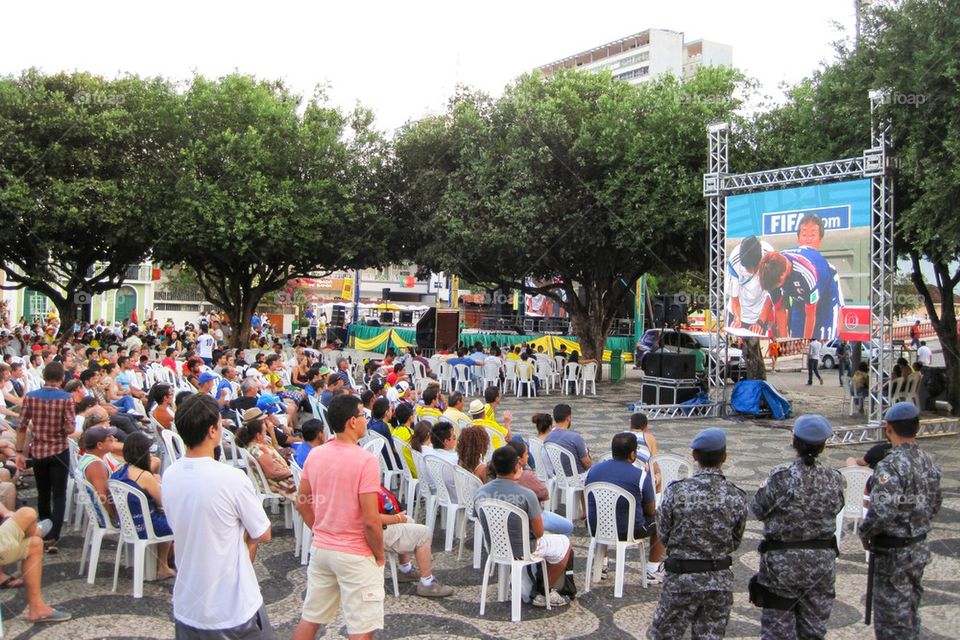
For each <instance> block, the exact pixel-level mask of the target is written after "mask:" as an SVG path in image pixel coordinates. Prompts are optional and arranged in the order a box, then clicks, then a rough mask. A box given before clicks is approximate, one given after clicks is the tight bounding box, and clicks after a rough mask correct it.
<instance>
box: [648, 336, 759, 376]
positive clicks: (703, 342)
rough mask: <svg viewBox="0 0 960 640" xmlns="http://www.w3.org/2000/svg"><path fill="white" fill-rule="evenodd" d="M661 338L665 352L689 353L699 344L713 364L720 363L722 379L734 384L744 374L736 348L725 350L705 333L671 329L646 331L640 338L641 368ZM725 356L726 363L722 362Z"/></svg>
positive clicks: (743, 364)
mask: <svg viewBox="0 0 960 640" xmlns="http://www.w3.org/2000/svg"><path fill="white" fill-rule="evenodd" d="M661 334H663V337H662V345H661V346H662V347H663V348H664V349H666V350H667V351H674V352H679V353H690V352H691V351H693V347H694V345H696V344H699V345H700V347H701V348H702V349H703V350H704V352H705V353H706V354H707V357H708V358H710V360H711V362H713V363H717V362H719V363H720V365H719V366H720V371H721V372H722V374H723V375H724V377H727V378H730V379H732V380H733V381H734V382H736V381H737V380H739V379H740V378H741V377H742V376H743V373H744V369H745V363H744V361H743V352H742V351H741V350H740V349H737V348H736V347H729V349H727V348H726V345H724V344H723V343H722V341H721V342H719V343H718V341H717V336H716V335H715V334H713V333H709V332H706V331H683V330H678V331H674V330H672V329H647V330H646V331H644V332H643V335H642V336H640V343H639V344H638V345H637V355H636V358H637V364H638V366H639V367H641V368H642V367H643V361H644V359H645V358H646V355H647V354H648V353H650V352H651V351H653V350H654V349H656V348H657V346H658V344H659V343H660V341H661V337H660V336H661ZM724 355H726V358H727V360H726V362H724V361H723V358H724Z"/></svg>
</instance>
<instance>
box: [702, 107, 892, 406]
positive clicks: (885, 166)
mask: <svg viewBox="0 0 960 640" xmlns="http://www.w3.org/2000/svg"><path fill="white" fill-rule="evenodd" d="M869 99H870V120H871V126H870V130H871V134H870V148H869V149H865V150H864V152H863V155H862V156H860V157H856V158H843V159H840V160H831V161H828V162H817V163H814V164H805V165H798V166H794V167H780V168H777V169H770V170H767V171H753V172H750V173H740V174H732V173H730V172H729V171H730V154H729V148H730V125H729V124H728V123H718V124H713V125H710V126H709V127H708V128H707V140H708V144H709V151H708V155H707V172H706V173H704V174H703V195H704V197H705V198H706V199H707V241H708V243H709V258H708V260H709V262H708V270H709V279H708V280H709V287H710V294H709V298H708V300H709V305H710V314H711V317H712V319H713V320H714V334H715V336H716V341H717V344H718V345H721V344H724V342H725V337H724V335H723V333H722V324H723V322H725V320H726V319H725V318H724V317H723V313H724V287H725V284H726V283H725V273H726V270H725V268H724V258H725V251H724V244H725V240H726V224H727V204H726V199H727V196H729V195H733V194H737V193H749V192H754V191H764V190H766V189H774V188H783V187H789V186H802V185H810V184H823V183H827V182H838V181H842V180H852V179H858V178H870V179H871V198H870V199H871V233H870V336H871V339H872V340H873V341H874V342H875V343H876V344H878V345H880V350H879V352H880V354H879V357H878V358H877V359H876V360H874V359H872V358H871V359H870V389H871V399H872V400H873V401H872V402H871V403H870V406H871V409H870V423H871V424H872V425H878V424H880V423H881V422H882V416H883V410H884V404H883V399H882V396H883V383H882V381H883V379H884V374H885V373H886V372H889V371H890V370H891V369H892V366H893V360H894V358H893V344H892V343H893V340H892V338H893V279H894V274H895V273H896V265H895V262H894V252H893V228H894V227H893V222H894V213H893V179H892V177H891V176H890V171H889V168H890V167H889V158H888V150H889V138H890V124H889V122H888V121H882V120H881V118H880V114H879V107H880V105H881V104H883V100H884V93H883V92H882V91H871V92H870V96H869ZM711 360H712V359H711V358H707V368H708V371H707V377H708V380H709V381H710V393H711V396H712V398H713V400H714V401H715V402H716V403H719V404H720V406H721V407H725V406H726V403H727V381H726V379H725V378H724V377H723V376H722V375H721V372H720V370H719V367H716V366H714V363H713V362H711Z"/></svg>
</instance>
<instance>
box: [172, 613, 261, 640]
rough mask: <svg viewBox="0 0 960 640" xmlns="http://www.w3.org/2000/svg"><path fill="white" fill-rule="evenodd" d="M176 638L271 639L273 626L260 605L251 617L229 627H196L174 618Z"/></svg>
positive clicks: (219, 639)
mask: <svg viewBox="0 0 960 640" xmlns="http://www.w3.org/2000/svg"><path fill="white" fill-rule="evenodd" d="M174 623H175V629H174V633H175V636H174V637H175V638H176V640H271V638H273V627H271V626H270V619H269V618H267V610H266V608H265V606H264V605H260V609H258V610H257V612H256V613H255V614H253V617H252V618H250V619H249V620H247V621H246V622H244V623H243V624H241V625H239V626H236V627H233V628H231V629H196V628H194V627H191V626H190V625H188V624H184V623H183V622H180V621H179V620H176V619H175V620H174Z"/></svg>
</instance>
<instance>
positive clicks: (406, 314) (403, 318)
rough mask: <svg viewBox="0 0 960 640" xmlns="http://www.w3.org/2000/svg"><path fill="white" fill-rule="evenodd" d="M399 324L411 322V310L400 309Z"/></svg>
mask: <svg viewBox="0 0 960 640" xmlns="http://www.w3.org/2000/svg"><path fill="white" fill-rule="evenodd" d="M400 324H413V311H401V312H400Z"/></svg>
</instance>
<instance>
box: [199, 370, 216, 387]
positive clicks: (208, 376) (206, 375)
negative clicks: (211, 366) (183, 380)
mask: <svg viewBox="0 0 960 640" xmlns="http://www.w3.org/2000/svg"><path fill="white" fill-rule="evenodd" d="M216 379H217V376H215V375H213V374H212V373H210V372H209V371H204V372H203V373H201V374H200V377H199V378H198V379H197V381H198V382H199V383H200V384H206V383H207V382H210V381H211V380H216Z"/></svg>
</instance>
